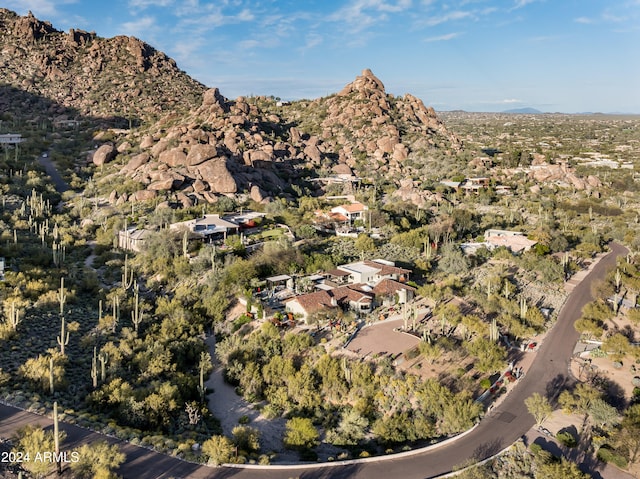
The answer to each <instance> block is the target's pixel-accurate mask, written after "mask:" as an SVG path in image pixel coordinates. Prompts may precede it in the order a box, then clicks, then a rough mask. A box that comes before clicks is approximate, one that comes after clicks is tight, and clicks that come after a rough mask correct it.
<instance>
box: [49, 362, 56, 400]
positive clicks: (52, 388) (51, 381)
mask: <svg viewBox="0 0 640 479" xmlns="http://www.w3.org/2000/svg"><path fill="white" fill-rule="evenodd" d="M49 392H50V393H51V395H53V393H54V392H55V391H54V385H53V356H52V357H50V358H49Z"/></svg>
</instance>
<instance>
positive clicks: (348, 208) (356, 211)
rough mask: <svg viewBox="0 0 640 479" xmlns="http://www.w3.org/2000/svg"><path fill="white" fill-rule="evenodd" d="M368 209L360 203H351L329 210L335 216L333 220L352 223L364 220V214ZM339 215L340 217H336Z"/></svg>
mask: <svg viewBox="0 0 640 479" xmlns="http://www.w3.org/2000/svg"><path fill="white" fill-rule="evenodd" d="M368 209H369V207H368V206H367V205H363V204H362V203H358V202H356V203H351V204H348V205H340V206H336V207H335V208H331V213H333V214H334V215H335V216H333V218H335V219H337V220H341V221H348V222H350V223H351V222H353V221H357V220H361V221H364V220H365V212H366V211H367V210H368ZM337 215H340V216H337Z"/></svg>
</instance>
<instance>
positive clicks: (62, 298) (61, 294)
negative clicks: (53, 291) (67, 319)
mask: <svg viewBox="0 0 640 479" xmlns="http://www.w3.org/2000/svg"><path fill="white" fill-rule="evenodd" d="M58 302H59V303H60V316H63V315H64V305H65V303H66V302H67V291H66V290H65V288H64V278H60V289H59V290H58Z"/></svg>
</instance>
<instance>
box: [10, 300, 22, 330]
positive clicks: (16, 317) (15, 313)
mask: <svg viewBox="0 0 640 479" xmlns="http://www.w3.org/2000/svg"><path fill="white" fill-rule="evenodd" d="M21 319H22V318H21V317H20V310H19V309H17V308H16V302H15V301H11V306H10V307H9V317H8V318H7V323H8V324H9V326H11V329H13V330H14V331H16V330H17V329H18V324H20V321H21Z"/></svg>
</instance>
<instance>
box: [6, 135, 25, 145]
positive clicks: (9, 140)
mask: <svg viewBox="0 0 640 479" xmlns="http://www.w3.org/2000/svg"><path fill="white" fill-rule="evenodd" d="M23 141H24V138H22V135H21V134H20V133H3V134H2V135H0V143H4V144H7V145H17V144H18V143H22V142H23Z"/></svg>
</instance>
